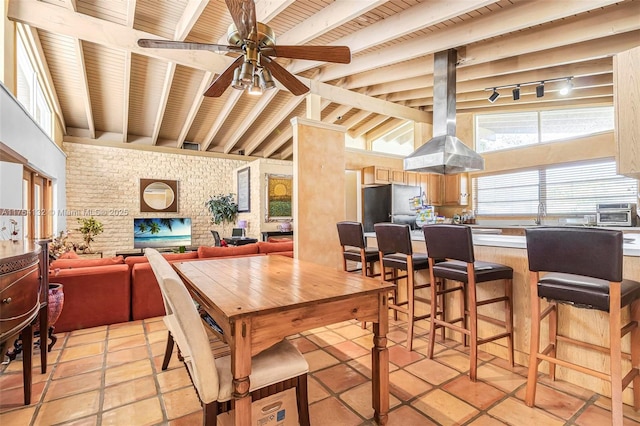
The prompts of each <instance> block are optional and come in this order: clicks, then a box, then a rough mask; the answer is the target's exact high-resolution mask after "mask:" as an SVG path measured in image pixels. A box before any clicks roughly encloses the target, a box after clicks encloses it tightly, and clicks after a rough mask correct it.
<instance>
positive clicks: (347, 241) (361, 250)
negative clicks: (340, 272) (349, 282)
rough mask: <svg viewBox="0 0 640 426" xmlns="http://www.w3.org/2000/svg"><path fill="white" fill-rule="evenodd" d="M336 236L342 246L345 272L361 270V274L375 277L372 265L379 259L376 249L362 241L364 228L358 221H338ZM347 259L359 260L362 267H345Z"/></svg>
mask: <svg viewBox="0 0 640 426" xmlns="http://www.w3.org/2000/svg"><path fill="white" fill-rule="evenodd" d="M337 226H338V238H340V245H341V246H342V267H343V269H344V270H345V271H347V272H357V271H362V275H363V276H369V277H376V276H378V275H380V274H377V273H375V270H374V265H375V263H376V262H378V261H379V260H380V257H379V256H378V249H377V248H375V247H367V246H366V244H365V242H364V228H363V227H362V224H361V223H360V222H349V221H343V222H338V223H337ZM347 261H352V262H360V264H361V265H362V268H358V269H352V270H349V269H347Z"/></svg>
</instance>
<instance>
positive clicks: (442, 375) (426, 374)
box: [405, 359, 460, 385]
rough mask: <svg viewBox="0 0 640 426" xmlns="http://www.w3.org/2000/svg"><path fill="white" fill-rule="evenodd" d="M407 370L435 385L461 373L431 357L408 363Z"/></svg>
mask: <svg viewBox="0 0 640 426" xmlns="http://www.w3.org/2000/svg"><path fill="white" fill-rule="evenodd" d="M405 370H407V371H408V372H410V373H411V374H413V375H414V376H418V377H420V378H421V379H423V380H426V381H427V382H429V383H431V384H433V385H440V384H441V383H443V382H446V381H447V380H451V379H453V378H454V377H456V376H458V375H459V374H460V373H459V372H458V371H456V370H454V369H453V368H449V367H447V366H445V365H442V364H440V363H438V362H436V361H434V360H431V359H423V360H422V361H418V362H415V363H413V364H411V365H408V366H407V367H406V368H405Z"/></svg>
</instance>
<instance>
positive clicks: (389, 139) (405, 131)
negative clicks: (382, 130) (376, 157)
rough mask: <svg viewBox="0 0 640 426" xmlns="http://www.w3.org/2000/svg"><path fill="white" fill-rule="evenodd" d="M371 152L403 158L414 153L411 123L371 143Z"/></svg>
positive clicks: (408, 122)
mask: <svg viewBox="0 0 640 426" xmlns="http://www.w3.org/2000/svg"><path fill="white" fill-rule="evenodd" d="M371 151H375V152H384V153H387V154H396V155H403V156H406V155H409V154H411V153H412V152H413V151H414V147H413V122H412V121H407V122H406V123H404V124H402V125H400V126H398V127H396V128H395V129H393V130H391V131H390V132H387V133H386V134H384V135H383V136H381V137H379V138H377V139H376V140H374V141H372V142H371Z"/></svg>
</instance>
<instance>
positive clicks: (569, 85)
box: [560, 77, 573, 96]
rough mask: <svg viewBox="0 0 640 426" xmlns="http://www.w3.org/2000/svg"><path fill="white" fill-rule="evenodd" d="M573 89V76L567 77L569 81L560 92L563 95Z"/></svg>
mask: <svg viewBox="0 0 640 426" xmlns="http://www.w3.org/2000/svg"><path fill="white" fill-rule="evenodd" d="M571 89H573V83H572V82H571V77H569V78H567V83H566V84H565V85H564V86H563V87H562V89H560V94H561V95H562V96H565V95H568V94H569V92H571Z"/></svg>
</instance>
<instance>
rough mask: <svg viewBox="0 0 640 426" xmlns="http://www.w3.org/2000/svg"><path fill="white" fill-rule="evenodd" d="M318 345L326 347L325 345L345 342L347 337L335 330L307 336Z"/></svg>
mask: <svg viewBox="0 0 640 426" xmlns="http://www.w3.org/2000/svg"><path fill="white" fill-rule="evenodd" d="M307 339H309V340H311V341H312V342H313V343H315V344H316V345H318V346H320V347H321V348H324V347H325V346H330V345H335V344H336V343H340V342H344V341H345V340H346V339H345V338H344V337H342V336H341V335H339V334H338V333H336V332H334V331H324V332H322V333H318V334H314V335H310V336H307Z"/></svg>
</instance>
